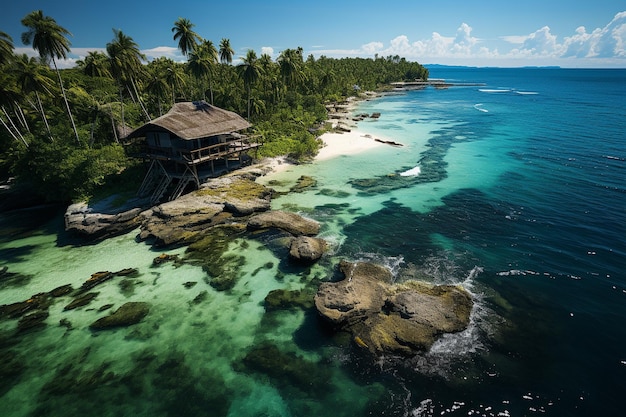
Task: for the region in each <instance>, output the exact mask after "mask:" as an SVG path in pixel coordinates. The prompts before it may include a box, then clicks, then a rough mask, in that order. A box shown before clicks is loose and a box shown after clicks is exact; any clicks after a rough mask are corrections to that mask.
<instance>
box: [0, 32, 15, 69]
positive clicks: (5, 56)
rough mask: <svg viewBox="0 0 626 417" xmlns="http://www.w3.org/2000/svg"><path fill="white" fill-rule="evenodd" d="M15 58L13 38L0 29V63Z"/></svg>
mask: <svg viewBox="0 0 626 417" xmlns="http://www.w3.org/2000/svg"><path fill="white" fill-rule="evenodd" d="M12 59H13V38H11V36H9V35H8V34H6V33H4V32H2V31H0V65H2V64H6V63H7V62H10V61H11V60H12Z"/></svg>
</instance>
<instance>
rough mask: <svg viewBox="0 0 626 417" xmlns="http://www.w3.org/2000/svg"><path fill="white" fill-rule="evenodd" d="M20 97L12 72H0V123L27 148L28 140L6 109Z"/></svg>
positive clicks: (13, 105) (12, 105)
mask: <svg viewBox="0 0 626 417" xmlns="http://www.w3.org/2000/svg"><path fill="white" fill-rule="evenodd" d="M20 97H21V94H20V93H19V92H18V88H17V85H16V83H15V79H14V78H13V77H12V74H9V73H7V72H4V71H2V72H0V109H2V113H0V123H2V126H4V128H5V129H6V130H7V132H9V134H10V135H11V137H12V138H13V139H15V140H16V141H18V142H20V141H21V142H22V143H23V144H24V146H26V147H27V148H28V142H27V141H26V139H25V138H24V135H22V133H21V132H20V131H19V129H18V128H17V126H15V123H13V120H12V119H11V116H10V114H9V111H8V110H7V107H8V108H10V109H12V108H14V107H15V103H17V102H18V100H19V99H20ZM3 115H4V116H5V117H6V121H5V120H4V117H3Z"/></svg>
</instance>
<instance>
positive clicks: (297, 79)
mask: <svg viewBox="0 0 626 417" xmlns="http://www.w3.org/2000/svg"><path fill="white" fill-rule="evenodd" d="M278 65H279V66H280V74H281V75H282V77H283V80H284V82H285V84H286V85H287V86H290V87H297V86H298V85H299V84H300V83H302V82H303V81H304V80H305V79H306V76H305V74H304V70H303V68H302V67H303V61H302V48H298V49H285V50H284V51H283V52H281V53H280V56H279V57H278Z"/></svg>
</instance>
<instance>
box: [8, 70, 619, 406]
mask: <svg viewBox="0 0 626 417" xmlns="http://www.w3.org/2000/svg"><path fill="white" fill-rule="evenodd" d="M430 76H431V78H443V79H445V80H446V81H448V82H450V83H452V84H459V85H458V86H455V85H452V86H450V87H448V88H445V89H435V88H432V87H428V88H425V89H423V90H416V91H394V92H392V93H389V94H385V95H383V96H382V97H380V98H376V99H373V100H369V101H365V102H362V103H360V104H359V106H358V109H357V110H356V113H368V114H371V113H374V112H379V113H380V114H381V116H380V118H378V119H370V118H368V119H366V120H364V121H362V122H360V123H359V124H358V130H359V131H362V132H364V133H368V134H369V135H371V136H374V137H381V138H384V139H389V140H393V141H395V142H398V143H401V144H403V146H401V147H392V146H386V145H385V146H381V147H378V148H376V149H374V150H370V151H365V152H362V153H359V154H354V155H344V156H339V157H337V158H334V159H329V160H324V161H318V162H314V163H312V164H307V165H301V166H295V167H292V168H290V169H289V170H287V171H285V172H282V173H278V174H274V175H272V176H271V177H268V178H267V179H261V181H265V182H267V183H271V184H273V186H275V187H277V188H278V189H280V188H281V187H282V188H283V189H289V187H290V186H292V185H293V184H294V183H295V181H296V179H297V178H298V177H300V176H301V175H310V176H312V177H314V178H315V179H316V181H317V185H316V186H315V187H313V188H312V189H309V190H307V191H305V192H302V193H298V194H293V193H292V194H287V195H284V196H281V197H278V198H276V199H275V200H273V203H272V204H273V207H274V208H277V209H279V208H280V209H285V210H293V211H296V212H298V213H300V214H303V215H306V216H309V217H311V218H314V219H316V220H318V221H320V222H321V223H322V232H321V235H322V237H324V238H326V239H327V240H328V241H329V242H330V243H331V252H330V253H329V254H327V255H326V256H325V258H323V259H322V261H321V262H320V263H319V264H318V265H316V266H314V267H312V268H311V269H302V268H296V267H293V266H290V265H287V264H286V263H285V262H281V260H280V259H279V258H278V257H277V253H276V251H275V250H271V248H270V249H268V244H267V242H264V241H262V240H254V239H253V240H244V239H238V240H236V241H234V242H232V243H231V246H230V249H231V251H232V253H233V254H237V256H240V257H242V258H243V259H244V260H245V261H244V262H240V263H239V264H238V266H237V267H238V268H240V270H239V275H240V278H239V283H238V284H237V286H236V287H235V288H234V289H232V290H230V291H227V292H220V291H216V290H214V289H213V288H212V287H210V286H209V285H206V284H205V282H204V281H203V278H204V277H205V276H206V272H205V271H203V270H202V269H201V268H199V267H197V266H193V265H185V264H183V265H182V266H174V265H166V266H163V267H160V268H158V269H155V268H152V267H151V266H150V265H151V262H152V259H153V258H154V257H155V256H156V255H158V254H159V253H160V252H157V251H155V250H153V249H151V248H150V247H148V246H147V245H145V244H143V243H137V242H136V240H135V235H136V231H135V232H132V233H129V234H128V235H125V236H120V237H117V238H113V239H109V240H107V241H105V242H102V243H100V244H97V245H86V246H67V245H63V244H61V243H60V242H61V241H62V239H61V238H60V237H61V236H62V235H63V232H62V231H60V227H61V226H62V219H61V218H60V217H57V218H55V219H53V220H52V221H51V222H49V223H44V224H43V225H42V226H37V227H36V228H35V229H34V230H33V231H31V232H29V233H21V232H20V233H19V234H12V235H11V237H10V238H7V237H5V238H1V239H0V254H1V255H2V258H0V268H1V267H3V266H7V267H8V270H9V271H13V272H17V273H20V274H22V276H23V277H25V278H23V279H22V280H20V281H19V282H18V281H15V282H2V281H0V304H7V303H12V302H16V301H21V300H24V299H27V298H28V297H29V296H30V295H32V294H35V293H37V292H41V291H49V290H51V289H52V288H55V287H58V286H59V285H62V284H66V283H71V284H73V285H75V286H79V285H80V283H81V282H83V281H84V280H85V279H86V278H88V277H89V276H90V274H92V273H93V272H96V271H100V270H110V271H115V270H119V269H122V268H125V267H135V268H138V270H139V272H140V276H139V278H136V279H137V281H136V282H138V284H136V285H135V284H133V285H130V287H132V291H131V290H129V289H128V288H129V284H128V282H127V283H126V284H125V285H122V284H121V283H120V284H119V285H118V284H107V285H108V286H107V287H104V288H103V289H101V290H100V295H99V296H98V297H99V298H98V299H97V302H96V304H95V305H94V307H95V308H92V309H89V308H85V309H82V310H81V309H77V310H75V311H72V312H64V311H63V304H61V303H57V304H55V305H53V306H52V307H51V308H50V317H49V318H48V319H47V324H48V325H47V327H46V328H45V329H43V330H38V331H37V332H31V333H28V334H25V335H19V336H13V332H14V328H15V321H10V320H0V331H1V335H2V338H0V341H1V342H2V343H0V352H1V357H2V358H3V361H4V363H8V364H10V365H11V367H4V368H3V370H2V375H1V377H2V379H3V381H2V382H1V383H0V414H1V415H3V416H31V415H33V416H34V415H37V416H44V415H45V416H48V415H49V416H56V415H59V416H60V415H63V416H71V415H85V413H89V414H91V415H111V416H120V415H146V416H161V415H163V416H221V415H228V416H324V415H333V416H371V415H381V416H382V415H384V416H440V415H463V416H468V415H469V416H471V415H475V416H529V415H547V416H559V417H561V416H622V415H624V414H625V413H626V411H625V410H626V403H625V399H624V394H625V393H626V100H625V97H626V70H623V69H619V70H618V69H615V70H601V69H558V68H518V69H497V68H461V67H459V68H457V67H439V66H434V67H432V68H431V69H430ZM28 215H29V214H28V213H22V214H14V215H12V216H13V217H11V218H10V219H11V220H10V224H11V226H14V225H15V222H17V221H19V220H23V219H27V218H28ZM16 219H17V220H16ZM0 220H2V221H3V222H4V223H2V227H3V228H4V230H8V227H9V226H8V225H9V218H8V217H7V216H6V215H4V216H3V218H1V219H0ZM168 253H172V254H180V255H181V256H182V254H183V253H184V248H179V249H175V250H171V251H168ZM339 259H348V260H352V261H355V260H371V261H374V262H378V263H382V264H385V265H387V266H388V267H389V268H391V269H392V271H393V272H394V274H395V275H396V277H397V279H398V280H402V279H408V278H411V277H420V279H427V280H429V281H432V282H434V283H457V284H460V285H463V286H465V287H466V288H467V289H468V290H470V291H471V292H472V294H473V295H474V298H475V308H474V311H473V313H472V324H471V326H470V328H468V330H466V331H464V332H462V333H459V334H454V335H446V336H445V337H443V338H442V339H440V340H439V341H438V342H437V343H436V344H435V345H434V346H433V348H432V349H431V351H429V352H426V353H424V354H422V355H418V356H417V357H415V358H411V359H407V358H394V357H383V358H374V359H373V358H371V357H369V356H368V355H366V354H364V353H363V352H362V351H360V349H359V348H358V347H356V346H354V345H353V344H350V343H346V342H345V338H344V339H342V338H341V337H338V336H337V335H333V334H329V333H328V331H327V329H326V328H324V327H323V326H320V323H319V318H318V317H317V315H316V314H315V312H314V311H313V310H312V309H295V310H293V309H291V310H286V311H272V312H268V311H266V310H265V309H264V303H263V299H264V298H265V296H266V295H267V294H268V292H269V291H271V290H273V289H305V288H311V287H310V286H311V285H315V282H318V281H319V280H327V279H333V274H334V270H335V266H336V264H337V262H338V260H339ZM188 281H197V282H198V284H197V285H196V286H195V287H193V288H191V289H186V288H185V287H183V285H182V283H183V282H188ZM201 291H205V292H206V294H205V295H204V298H203V299H202V300H201V301H200V302H198V303H195V301H194V300H197V296H198V295H199V294H200V292H201ZM128 300H141V301H149V302H150V303H151V304H152V305H153V306H152V308H151V310H150V314H149V315H148V316H147V317H146V319H145V320H144V322H142V323H141V324H139V325H136V326H134V327H133V328H128V329H119V330H116V331H111V332H108V333H107V332H101V333H97V334H94V333H92V332H91V331H89V329H88V325H89V323H91V322H93V320H94V319H95V318H97V317H98V314H100V315H101V314H102V313H99V312H98V311H97V307H99V306H100V305H103V304H105V303H113V304H119V303H121V302H123V301H128ZM192 301H194V302H192ZM63 318H67V319H69V320H71V323H72V327H71V331H70V330H68V327H67V326H60V325H59V324H58V323H59V321H60V319H63ZM267 346H272V347H271V348H269V349H268V348H267ZM264 349H265V351H266V352H265V353H266V354H267V355H268V356H272V355H273V356H274V357H276V356H277V355H278V357H279V361H278V363H273V364H271V363H272V362H271V361H270V360H269V359H267V357H264V356H263V352H264ZM267 352H270V353H269V354H268V353H267ZM277 352H280V354H277ZM280 355H282V356H280ZM264 358H265V359H264ZM268 363H270V365H268ZM280 363H283V365H280ZM287 363H288V364H287ZM289 364H291V365H289ZM311 364H314V366H313V367H312V368H307V366H310V365H311ZM296 368H300V369H301V370H304V371H303V372H305V373H306V375H308V376H307V377H305V378H304V382H303V377H302V375H300V374H299V373H298V372H296V371H294V369H296ZM105 376H106V377H105ZM307 378H310V381H309V380H307ZM307 381H308V382H307Z"/></svg>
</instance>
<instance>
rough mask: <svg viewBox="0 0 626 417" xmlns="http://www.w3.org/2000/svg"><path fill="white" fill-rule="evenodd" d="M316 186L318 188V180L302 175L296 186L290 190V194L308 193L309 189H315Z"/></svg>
mask: <svg viewBox="0 0 626 417" xmlns="http://www.w3.org/2000/svg"><path fill="white" fill-rule="evenodd" d="M316 186H317V180H316V179H315V178H313V177H310V176H308V175H302V176H301V177H300V178H298V181H296V185H294V186H293V187H291V188H290V189H289V192H292V193H301V192H303V191H306V190H307V189H309V188H313V187H316Z"/></svg>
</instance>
